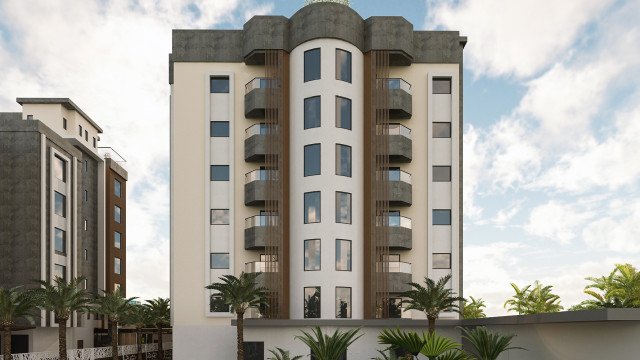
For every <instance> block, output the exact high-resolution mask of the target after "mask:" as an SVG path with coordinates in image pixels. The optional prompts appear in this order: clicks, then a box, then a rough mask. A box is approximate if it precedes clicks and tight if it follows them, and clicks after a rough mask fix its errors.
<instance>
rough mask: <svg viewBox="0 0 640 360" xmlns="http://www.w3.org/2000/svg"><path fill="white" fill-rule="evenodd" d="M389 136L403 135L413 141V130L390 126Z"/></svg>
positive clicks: (402, 126)
mask: <svg viewBox="0 0 640 360" xmlns="http://www.w3.org/2000/svg"><path fill="white" fill-rule="evenodd" d="M388 128H389V135H401V136H404V137H406V138H407V139H411V129H409V128H408V127H406V126H404V125H400V124H389V125H388Z"/></svg>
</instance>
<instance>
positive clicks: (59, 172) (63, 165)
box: [53, 156, 67, 182]
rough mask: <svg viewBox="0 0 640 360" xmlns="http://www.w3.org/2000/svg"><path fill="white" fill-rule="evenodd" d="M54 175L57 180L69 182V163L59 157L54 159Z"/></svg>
mask: <svg viewBox="0 0 640 360" xmlns="http://www.w3.org/2000/svg"><path fill="white" fill-rule="evenodd" d="M53 174H54V176H55V177H56V179H58V180H61V181H62V182H67V162H66V161H64V160H63V159H62V158H60V157H58V156H54V157H53Z"/></svg>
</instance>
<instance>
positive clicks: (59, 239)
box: [54, 228, 67, 253]
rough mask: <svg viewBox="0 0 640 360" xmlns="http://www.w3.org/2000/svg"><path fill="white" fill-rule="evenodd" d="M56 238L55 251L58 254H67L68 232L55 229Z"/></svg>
mask: <svg viewBox="0 0 640 360" xmlns="http://www.w3.org/2000/svg"><path fill="white" fill-rule="evenodd" d="M54 237H55V244H54V246H55V251H57V252H61V253H64V252H66V245H67V244H66V243H67V241H66V239H67V236H66V232H65V231H64V230H60V229H58V228H55V233H54Z"/></svg>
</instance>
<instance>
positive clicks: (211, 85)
mask: <svg viewBox="0 0 640 360" xmlns="http://www.w3.org/2000/svg"><path fill="white" fill-rule="evenodd" d="M219 80H226V82H227V87H226V89H224V88H222V91H214V82H215V81H219ZM225 90H226V91H225ZM230 92H231V79H230V78H229V76H211V77H210V78H209V93H210V94H229V93H230Z"/></svg>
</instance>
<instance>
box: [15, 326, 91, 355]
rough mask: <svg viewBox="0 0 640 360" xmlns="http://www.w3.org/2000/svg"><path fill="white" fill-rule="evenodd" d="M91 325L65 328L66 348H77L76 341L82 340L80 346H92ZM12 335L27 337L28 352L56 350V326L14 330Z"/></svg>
mask: <svg viewBox="0 0 640 360" xmlns="http://www.w3.org/2000/svg"><path fill="white" fill-rule="evenodd" d="M93 329H94V327H93V326H83V327H76V328H68V329H67V349H77V348H78V344H79V343H78V341H82V347H84V348H90V347H93ZM12 334H13V335H25V336H27V337H28V344H29V349H28V352H57V351H58V328H57V327H46V328H35V329H31V330H22V331H14V332H13V333H12Z"/></svg>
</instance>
